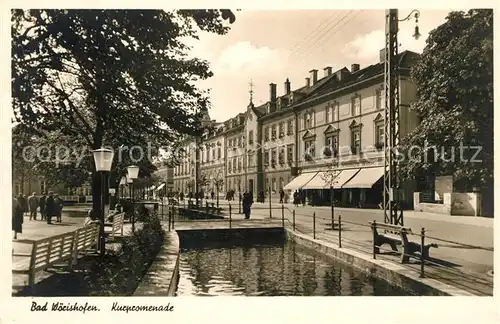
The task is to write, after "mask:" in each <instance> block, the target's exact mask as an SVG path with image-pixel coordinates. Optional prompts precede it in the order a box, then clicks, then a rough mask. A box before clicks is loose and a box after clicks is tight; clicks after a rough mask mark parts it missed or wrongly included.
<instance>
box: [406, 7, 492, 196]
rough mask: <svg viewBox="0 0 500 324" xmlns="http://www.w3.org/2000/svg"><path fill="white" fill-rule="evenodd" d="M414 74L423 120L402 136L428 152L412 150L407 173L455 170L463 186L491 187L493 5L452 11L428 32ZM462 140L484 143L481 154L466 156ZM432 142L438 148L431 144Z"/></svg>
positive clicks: (417, 106)
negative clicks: (461, 146) (419, 152)
mask: <svg viewBox="0 0 500 324" xmlns="http://www.w3.org/2000/svg"><path fill="white" fill-rule="evenodd" d="M411 74H412V79H413V80H414V81H415V83H416V86H417V100H416V101H415V102H414V103H413V104H412V106H411V109H413V110H414V111H416V112H417V114H418V115H419V117H420V119H421V122H420V124H419V125H418V126H417V127H416V128H415V129H414V130H413V132H411V133H410V134H408V135H407V136H406V137H405V138H404V139H403V140H402V143H403V145H402V149H403V151H405V152H407V151H408V150H409V149H410V147H411V146H415V147H418V148H420V150H421V153H423V154H422V155H421V156H420V158H418V159H417V158H415V156H413V155H411V156H409V158H410V159H408V160H407V161H405V163H403V165H402V169H401V170H402V172H403V174H404V176H405V177H406V178H412V177H413V176H414V175H415V174H420V175H422V174H429V173H431V174H453V175H454V180H455V185H456V186H461V187H462V188H463V189H466V190H470V189H471V188H467V187H470V186H483V188H492V180H493V10H489V9H479V10H470V11H468V12H467V13H465V12H451V13H449V15H448V17H447V18H446V22H445V23H444V24H442V25H441V26H439V27H437V28H436V29H435V30H433V31H432V32H431V33H430V34H429V38H428V39H427V45H426V47H425V48H424V50H423V53H422V55H421V58H420V60H419V62H418V63H417V64H416V65H415V66H414V67H413V68H412V73H411ZM461 143H462V145H463V146H477V147H481V152H480V154H479V155H478V156H477V157H475V156H474V155H475V153H476V149H474V148H471V149H465V150H463V158H462V159H461V158H460V156H459V155H460V145H461ZM432 146H436V148H437V150H429V149H427V148H429V147H432ZM426 147H427V148H426ZM422 150H423V151H422ZM452 151H454V152H453V153H454V155H455V156H454V158H453V155H452V154H453V153H452ZM427 153H430V154H427ZM409 154H410V153H409ZM426 157H427V158H426ZM473 158H475V159H477V160H481V161H480V162H476V161H474V160H472V159H473ZM464 184H468V185H469V186H466V185H464Z"/></svg>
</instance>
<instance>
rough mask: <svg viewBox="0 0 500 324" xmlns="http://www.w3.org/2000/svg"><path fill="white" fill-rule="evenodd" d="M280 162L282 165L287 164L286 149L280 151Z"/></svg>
mask: <svg viewBox="0 0 500 324" xmlns="http://www.w3.org/2000/svg"><path fill="white" fill-rule="evenodd" d="M278 161H279V163H280V164H284V163H285V149H284V148H281V149H280V153H279V155H278Z"/></svg>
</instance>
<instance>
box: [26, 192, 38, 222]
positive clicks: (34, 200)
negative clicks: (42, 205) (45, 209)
mask: <svg viewBox="0 0 500 324" xmlns="http://www.w3.org/2000/svg"><path fill="white" fill-rule="evenodd" d="M28 206H29V209H30V220H31V219H34V220H36V210H37V209H38V197H37V196H36V192H34V193H33V194H32V195H31V196H29V197H28Z"/></svg>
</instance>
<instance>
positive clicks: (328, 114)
mask: <svg viewBox="0 0 500 324" xmlns="http://www.w3.org/2000/svg"><path fill="white" fill-rule="evenodd" d="M332 121H333V106H332V104H330V103H329V104H328V105H327V106H326V108H325V123H326V124H328V123H331V122H332Z"/></svg>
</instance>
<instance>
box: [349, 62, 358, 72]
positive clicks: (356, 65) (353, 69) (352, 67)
mask: <svg viewBox="0 0 500 324" xmlns="http://www.w3.org/2000/svg"><path fill="white" fill-rule="evenodd" d="M356 71H359V64H356V63H354V64H351V73H354V72H356Z"/></svg>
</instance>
